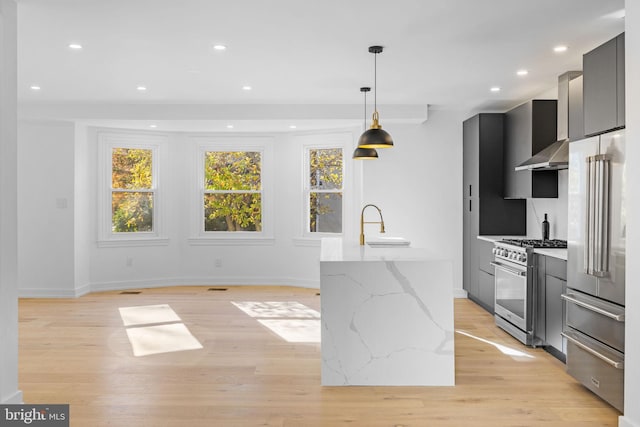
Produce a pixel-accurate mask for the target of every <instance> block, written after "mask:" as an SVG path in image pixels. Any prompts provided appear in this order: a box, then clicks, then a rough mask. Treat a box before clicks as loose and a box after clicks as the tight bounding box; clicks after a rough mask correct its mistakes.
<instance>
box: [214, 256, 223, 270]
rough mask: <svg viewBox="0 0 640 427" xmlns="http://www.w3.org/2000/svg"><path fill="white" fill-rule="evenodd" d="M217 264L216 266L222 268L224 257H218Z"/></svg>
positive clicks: (215, 263)
mask: <svg viewBox="0 0 640 427" xmlns="http://www.w3.org/2000/svg"><path fill="white" fill-rule="evenodd" d="M213 265H215V266H216V268H220V267H222V259H221V258H216V260H215V262H214V264H213Z"/></svg>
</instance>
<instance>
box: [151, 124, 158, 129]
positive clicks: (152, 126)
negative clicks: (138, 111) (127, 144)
mask: <svg viewBox="0 0 640 427" xmlns="http://www.w3.org/2000/svg"><path fill="white" fill-rule="evenodd" d="M149 127H150V128H152V129H155V128H157V127H158V125H149Z"/></svg>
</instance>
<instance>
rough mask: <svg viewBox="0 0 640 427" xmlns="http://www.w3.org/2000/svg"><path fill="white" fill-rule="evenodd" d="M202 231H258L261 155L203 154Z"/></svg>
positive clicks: (217, 152)
mask: <svg viewBox="0 0 640 427" xmlns="http://www.w3.org/2000/svg"><path fill="white" fill-rule="evenodd" d="M203 201H204V231H205V232H216V231H228V232H229V231H230V232H233V231H262V153H260V152H259V151H206V152H205V153H204V197H203Z"/></svg>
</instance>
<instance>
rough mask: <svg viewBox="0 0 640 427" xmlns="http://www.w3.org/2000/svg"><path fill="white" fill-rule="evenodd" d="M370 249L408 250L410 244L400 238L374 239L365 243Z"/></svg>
mask: <svg viewBox="0 0 640 427" xmlns="http://www.w3.org/2000/svg"><path fill="white" fill-rule="evenodd" d="M367 245H369V246H370V247H372V248H408V247H409V245H411V242H410V241H408V240H407V239H404V238H402V237H376V238H372V239H371V240H370V241H368V242H367Z"/></svg>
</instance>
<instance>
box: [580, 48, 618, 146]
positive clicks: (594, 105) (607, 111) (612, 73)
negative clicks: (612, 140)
mask: <svg viewBox="0 0 640 427" xmlns="http://www.w3.org/2000/svg"><path fill="white" fill-rule="evenodd" d="M617 56H618V46H617V40H616V39H612V40H609V41H608V42H606V43H605V44H603V45H602V46H599V47H597V48H595V49H594V50H592V51H591V52H589V53H586V54H585V55H584V56H583V59H582V67H583V79H584V81H583V84H584V134H585V135H586V136H591V135H597V134H600V133H603V132H606V131H607V130H610V129H615V128H617V127H618V96H617V94H618V87H617V83H616V81H617V79H618V67H617Z"/></svg>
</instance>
